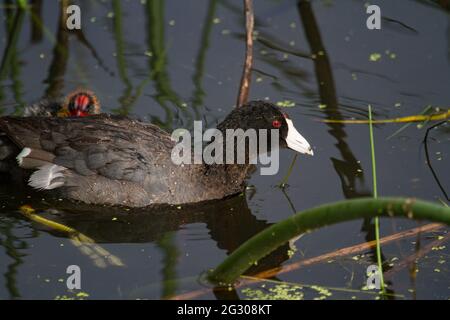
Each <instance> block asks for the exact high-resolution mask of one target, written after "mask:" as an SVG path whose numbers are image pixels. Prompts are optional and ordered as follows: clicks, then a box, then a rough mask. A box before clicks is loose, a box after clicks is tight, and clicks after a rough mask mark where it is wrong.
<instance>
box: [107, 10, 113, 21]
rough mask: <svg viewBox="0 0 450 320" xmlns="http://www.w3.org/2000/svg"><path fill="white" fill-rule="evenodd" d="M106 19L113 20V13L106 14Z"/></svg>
mask: <svg viewBox="0 0 450 320" xmlns="http://www.w3.org/2000/svg"><path fill="white" fill-rule="evenodd" d="M106 17H107V18H110V19H112V18H114V12H112V11H110V12H108V14H107V15H106Z"/></svg>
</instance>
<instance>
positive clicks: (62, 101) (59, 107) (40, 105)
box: [24, 89, 100, 117]
mask: <svg viewBox="0 0 450 320" xmlns="http://www.w3.org/2000/svg"><path fill="white" fill-rule="evenodd" d="M99 113H100V103H99V101H98V99H97V97H96V96H95V94H94V93H93V92H92V91H89V90H84V89H78V90H75V91H73V92H72V93H70V94H68V95H67V96H66V97H64V98H58V99H43V100H41V101H39V102H37V103H35V104H32V105H30V106H27V107H25V110H24V116H25V117H33V116H39V117H57V116H58V117H68V116H70V117H83V116H88V115H92V114H99Z"/></svg>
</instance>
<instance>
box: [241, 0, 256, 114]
mask: <svg viewBox="0 0 450 320" xmlns="http://www.w3.org/2000/svg"><path fill="white" fill-rule="evenodd" d="M244 6H245V28H246V48H245V65H244V70H243V72H242V78H241V85H240V87H239V95H238V100H237V107H240V106H242V105H243V104H245V103H246V102H247V100H248V94H249V91H250V82H251V77H252V66H253V28H254V25H255V16H254V13H253V3H252V0H244Z"/></svg>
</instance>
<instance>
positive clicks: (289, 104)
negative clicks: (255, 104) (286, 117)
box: [277, 100, 295, 108]
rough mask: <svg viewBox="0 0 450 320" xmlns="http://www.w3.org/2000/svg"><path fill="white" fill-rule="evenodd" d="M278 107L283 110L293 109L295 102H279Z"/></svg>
mask: <svg viewBox="0 0 450 320" xmlns="http://www.w3.org/2000/svg"><path fill="white" fill-rule="evenodd" d="M277 106H278V107H283V108H292V107H295V102H293V101H290V100H284V101H278V102H277Z"/></svg>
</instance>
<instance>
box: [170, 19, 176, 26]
mask: <svg viewBox="0 0 450 320" xmlns="http://www.w3.org/2000/svg"><path fill="white" fill-rule="evenodd" d="M174 25H175V20H173V19H172V20H170V21H169V26H171V27H173V26H174Z"/></svg>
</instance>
